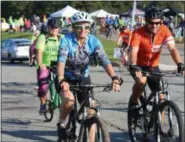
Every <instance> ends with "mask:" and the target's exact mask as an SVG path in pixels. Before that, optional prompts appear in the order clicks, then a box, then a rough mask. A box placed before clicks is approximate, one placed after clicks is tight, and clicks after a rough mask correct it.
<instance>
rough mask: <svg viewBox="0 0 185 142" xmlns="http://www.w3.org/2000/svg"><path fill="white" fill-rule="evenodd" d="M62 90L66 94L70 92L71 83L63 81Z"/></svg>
mask: <svg viewBox="0 0 185 142" xmlns="http://www.w3.org/2000/svg"><path fill="white" fill-rule="evenodd" d="M60 88H61V89H62V91H64V92H66V91H69V83H67V82H65V81H63V82H62V83H60Z"/></svg>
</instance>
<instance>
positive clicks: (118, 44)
mask: <svg viewBox="0 0 185 142" xmlns="http://www.w3.org/2000/svg"><path fill="white" fill-rule="evenodd" d="M121 42H122V37H119V38H118V41H117V43H116V46H117V47H120V46H121Z"/></svg>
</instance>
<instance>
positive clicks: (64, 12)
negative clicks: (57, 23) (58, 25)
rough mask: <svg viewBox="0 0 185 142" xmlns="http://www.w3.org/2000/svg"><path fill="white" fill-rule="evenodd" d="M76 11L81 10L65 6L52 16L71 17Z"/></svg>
mask: <svg viewBox="0 0 185 142" xmlns="http://www.w3.org/2000/svg"><path fill="white" fill-rule="evenodd" d="M76 12H79V10H77V9H74V8H73V7H71V6H69V5H68V6H66V7H65V8H63V9H61V10H59V11H57V12H54V13H52V14H51V15H50V17H71V16H72V15H73V14H75V13H76Z"/></svg>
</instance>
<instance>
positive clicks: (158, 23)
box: [147, 21, 161, 25]
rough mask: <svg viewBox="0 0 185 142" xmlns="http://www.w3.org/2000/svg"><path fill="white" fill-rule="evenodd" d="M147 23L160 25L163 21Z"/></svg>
mask: <svg viewBox="0 0 185 142" xmlns="http://www.w3.org/2000/svg"><path fill="white" fill-rule="evenodd" d="M147 23H148V24H150V25H160V24H161V21H159V22H152V21H148V22H147Z"/></svg>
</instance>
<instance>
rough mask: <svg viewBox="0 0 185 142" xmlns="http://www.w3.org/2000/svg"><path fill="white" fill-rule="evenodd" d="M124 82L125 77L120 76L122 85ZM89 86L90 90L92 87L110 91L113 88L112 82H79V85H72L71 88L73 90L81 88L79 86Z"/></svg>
mask: <svg viewBox="0 0 185 142" xmlns="http://www.w3.org/2000/svg"><path fill="white" fill-rule="evenodd" d="M122 83H123V79H122V78H120V85H122ZM80 87H81V88H87V89H88V90H90V89H92V88H104V89H103V92H109V91H111V90H112V83H109V84H93V83H91V84H85V85H80V84H77V85H70V89H71V90H79V88H80Z"/></svg>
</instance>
